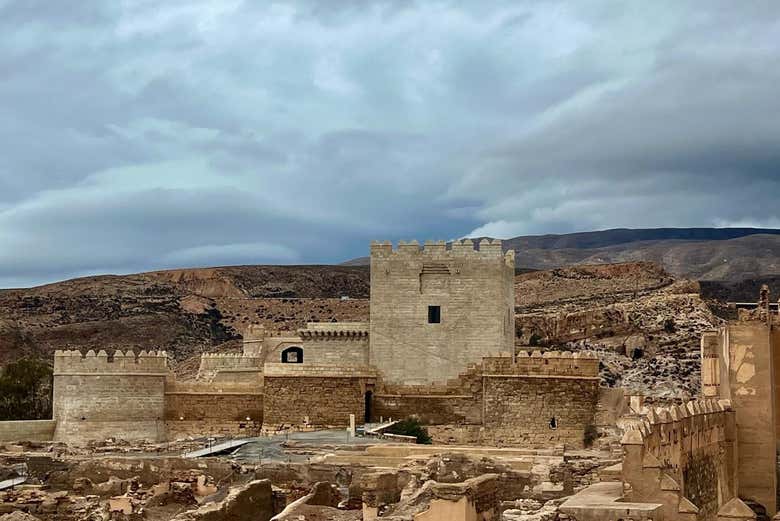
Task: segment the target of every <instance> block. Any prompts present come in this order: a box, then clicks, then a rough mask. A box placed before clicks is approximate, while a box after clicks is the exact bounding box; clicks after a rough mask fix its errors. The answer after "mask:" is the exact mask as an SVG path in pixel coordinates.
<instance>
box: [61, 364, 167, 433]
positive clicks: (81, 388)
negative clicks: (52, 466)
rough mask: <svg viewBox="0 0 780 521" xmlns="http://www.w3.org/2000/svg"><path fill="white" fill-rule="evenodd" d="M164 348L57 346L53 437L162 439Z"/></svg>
mask: <svg viewBox="0 0 780 521" xmlns="http://www.w3.org/2000/svg"><path fill="white" fill-rule="evenodd" d="M167 361H168V357H167V355H166V353H165V352H164V351H159V352H147V351H141V352H140V353H139V354H138V355H137V356H136V355H135V353H133V352H132V351H127V352H122V351H117V352H116V353H114V355H113V356H111V357H109V355H108V353H106V352H105V351H103V350H101V351H99V352H98V353H97V354H96V353H95V352H94V351H91V350H90V351H88V352H87V354H86V355H82V354H81V353H80V352H79V351H56V352H55V354H54V404H53V415H54V420H55V421H56V422H57V427H56V429H55V432H54V439H55V440H68V441H83V440H88V439H105V438H111V437H117V436H120V437H122V438H124V439H129V440H134V439H143V440H153V441H162V440H164V439H165V425H164V415H165V379H166V376H167V374H168V363H167Z"/></svg>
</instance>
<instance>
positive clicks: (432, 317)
mask: <svg viewBox="0 0 780 521" xmlns="http://www.w3.org/2000/svg"><path fill="white" fill-rule="evenodd" d="M440 322H441V306H428V323H429V324H439V323H440Z"/></svg>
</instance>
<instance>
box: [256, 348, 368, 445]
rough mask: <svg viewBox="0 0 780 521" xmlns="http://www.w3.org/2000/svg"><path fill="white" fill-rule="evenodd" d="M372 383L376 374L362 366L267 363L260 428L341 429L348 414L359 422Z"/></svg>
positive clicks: (363, 412)
mask: <svg viewBox="0 0 780 521" xmlns="http://www.w3.org/2000/svg"><path fill="white" fill-rule="evenodd" d="M375 381H376V371H374V370H373V369H371V368H369V367H366V366H329V365H316V364H281V363H267V364H265V386H264V388H263V392H264V393H265V399H264V401H263V421H264V428H265V429H266V430H272V431H273V430H278V429H282V428H317V427H334V426H344V425H347V423H348V422H349V415H350V414H354V415H355V417H356V419H357V421H358V422H362V421H363V420H364V418H365V415H366V403H367V400H366V395H367V393H368V392H370V391H371V390H372V389H373V386H374V383H375ZM369 396H370V395H369Z"/></svg>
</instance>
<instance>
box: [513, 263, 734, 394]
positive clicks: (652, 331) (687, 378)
mask: <svg viewBox="0 0 780 521" xmlns="http://www.w3.org/2000/svg"><path fill="white" fill-rule="evenodd" d="M515 287H516V295H517V301H516V303H517V306H516V327H517V337H518V339H519V341H520V342H521V343H523V344H526V345H534V346H536V345H538V346H549V347H555V348H556V349H561V348H562V349H572V350H581V349H588V350H593V351H597V352H598V353H599V355H600V357H601V359H602V370H601V374H602V379H603V380H604V383H605V384H608V385H616V386H622V387H625V388H627V389H634V390H638V391H642V392H643V393H646V394H648V395H649V396H655V397H659V398H680V399H687V398H689V397H690V396H693V395H695V394H696V392H697V390H698V388H699V368H700V365H699V351H698V349H699V338H700V337H701V333H702V332H703V331H705V330H707V329H710V328H712V327H713V326H715V325H716V324H717V323H718V320H719V319H718V318H717V317H716V316H715V315H714V314H713V313H712V311H711V310H710V307H709V306H708V305H707V303H705V301H704V300H703V299H702V298H701V295H700V287H699V284H698V283H697V282H693V281H686V280H675V279H674V278H672V277H671V276H670V275H669V274H668V273H666V272H665V271H664V270H662V269H661V268H660V267H658V265H656V264H652V263H647V262H642V263H626V264H613V265H590V266H588V265H586V266H575V267H570V268H562V269H557V270H551V271H539V272H534V273H528V274H522V275H518V276H517V278H516V282H515Z"/></svg>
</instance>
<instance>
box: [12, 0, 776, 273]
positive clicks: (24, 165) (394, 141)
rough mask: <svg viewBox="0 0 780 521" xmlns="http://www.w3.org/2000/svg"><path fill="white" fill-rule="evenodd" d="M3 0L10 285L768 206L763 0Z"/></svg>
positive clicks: (770, 66)
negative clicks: (373, 243) (741, 0)
mask: <svg viewBox="0 0 780 521" xmlns="http://www.w3.org/2000/svg"><path fill="white" fill-rule="evenodd" d="M323 5H324V4H323V3H322V2H310V1H301V2H299V3H290V4H283V5H282V4H267V3H256V2H240V1H234V2H220V3H213V2H206V1H204V2H168V3H165V4H159V3H150V2H127V3H113V2H77V3H75V4H72V5H71V4H68V7H67V8H63V7H62V6H60V5H58V4H57V3H50V2H49V3H47V2H31V1H24V2H21V1H9V0H0V32H2V34H3V35H4V45H3V46H2V48H0V142H2V144H3V153H2V154H0V286H17V285H28V284H36V283H41V282H46V281H51V280H56V279H60V278H64V277H68V276H75V275H82V274H88V273H98V272H130V271H138V270H146V269H158V268H167V267H176V266H196V265H218V264H233V263H263V262H271V263H279V262H336V261H340V260H343V259H346V258H349V257H352V256H358V255H362V254H364V253H365V251H366V245H367V242H368V240H370V239H372V238H388V239H399V238H413V237H416V238H418V239H426V238H447V239H449V238H453V237H459V236H463V235H468V234H486V235H494V236H513V235H518V234H524V233H545V232H565V231H574V230H586V229H594V228H609V227H619V226H633V227H651V226H713V225H718V226H724V225H730V224H751V225H769V226H777V224H776V223H778V222H780V215H779V214H778V210H777V205H776V203H775V198H776V197H777V196H778V195H780V186H779V184H780V176H778V171H780V152H779V151H778V147H777V138H778V136H780V99H779V98H778V97H777V95H776V92H775V91H776V85H778V84H779V83H780V73H779V72H778V71H780V49H778V47H780V9H778V8H777V6H776V5H774V3H772V2H755V3H752V4H750V5H741V4H740V5H737V4H733V3H732V2H727V1H725V0H724V1H716V2H710V3H708V4H707V5H706V6H703V5H702V4H701V3H698V2H679V1H675V2H672V1H669V2H653V3H643V4H636V3H635V4H626V3H623V2H607V1H595V0H593V1H587V2H564V1H552V2H530V1H529V2H500V1H495V2H479V3H476V2H475V3H470V4H469V5H468V6H462V5H460V3H456V2H451V3H448V2H438V3H431V2H391V1H387V2H380V1H377V2H372V3H366V2H354V1H343V2H328V3H327V9H325V8H324V7H323Z"/></svg>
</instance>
